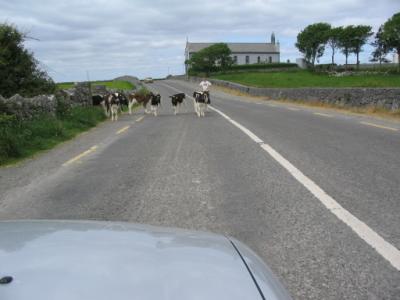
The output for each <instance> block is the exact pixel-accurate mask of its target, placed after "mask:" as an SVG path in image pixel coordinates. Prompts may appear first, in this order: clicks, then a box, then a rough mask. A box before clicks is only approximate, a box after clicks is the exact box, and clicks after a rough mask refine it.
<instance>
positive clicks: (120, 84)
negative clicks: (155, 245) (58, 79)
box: [57, 81, 135, 90]
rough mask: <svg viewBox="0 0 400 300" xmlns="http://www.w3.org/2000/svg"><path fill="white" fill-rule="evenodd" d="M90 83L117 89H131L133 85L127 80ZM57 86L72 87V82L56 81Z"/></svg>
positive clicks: (61, 87)
mask: <svg viewBox="0 0 400 300" xmlns="http://www.w3.org/2000/svg"><path fill="white" fill-rule="evenodd" d="M92 85H105V86H106V87H109V88H111V89H118V90H132V89H134V88H135V86H134V85H133V84H132V83H130V82H128V81H93V82H92ZM57 87H58V88H59V89H69V88H72V87H74V83H73V82H62V83H57Z"/></svg>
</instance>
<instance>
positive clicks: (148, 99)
mask: <svg viewBox="0 0 400 300" xmlns="http://www.w3.org/2000/svg"><path fill="white" fill-rule="evenodd" d="M169 98H171V104H172V108H173V111H174V114H175V115H176V114H178V113H179V110H180V108H181V106H182V105H185V107H186V102H185V99H186V95H185V93H178V94H174V95H172V96H169ZM92 102H93V105H95V106H98V105H101V106H102V107H103V109H104V113H105V115H106V116H107V117H108V118H110V119H111V120H112V121H117V120H118V114H119V113H120V112H122V107H123V106H127V107H128V113H129V114H130V115H131V114H132V108H133V106H134V105H135V104H139V105H142V106H143V108H144V111H145V113H147V114H149V113H151V114H153V115H154V116H157V115H158V110H159V108H160V106H161V95H160V94H159V93H153V92H149V93H147V94H142V93H130V94H127V95H125V94H124V93H121V92H114V93H108V94H106V95H104V96H101V95H95V96H93V97H92ZM148 104H150V110H149V109H148ZM208 104H210V95H209V92H197V91H196V92H194V93H193V105H194V111H195V113H196V114H197V116H198V117H204V115H205V112H206V111H207V106H208Z"/></svg>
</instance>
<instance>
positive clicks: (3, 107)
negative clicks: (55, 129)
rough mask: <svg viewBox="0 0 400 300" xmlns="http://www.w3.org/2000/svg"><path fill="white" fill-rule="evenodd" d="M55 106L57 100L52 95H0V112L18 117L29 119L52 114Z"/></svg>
mask: <svg viewBox="0 0 400 300" xmlns="http://www.w3.org/2000/svg"><path fill="white" fill-rule="evenodd" d="M56 107H57V102H56V97H55V96H54V95H39V96H36V97H32V98H24V97H22V96H20V95H18V94H16V95H14V96H12V97H10V98H8V99H7V98H3V97H1V96H0V113H6V114H10V115H15V116H17V118H18V119H30V118H32V117H33V116H35V115H41V114H51V115H54V114H55V112H56Z"/></svg>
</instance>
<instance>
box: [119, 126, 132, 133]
mask: <svg viewBox="0 0 400 300" xmlns="http://www.w3.org/2000/svg"><path fill="white" fill-rule="evenodd" d="M129 127H130V126H129V125H128V126H125V127H124V128H121V129H120V130H118V131H117V134H121V133H123V132H124V131H126V130H128V129H129Z"/></svg>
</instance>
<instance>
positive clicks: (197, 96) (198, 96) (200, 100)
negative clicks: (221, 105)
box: [193, 91, 208, 117]
mask: <svg viewBox="0 0 400 300" xmlns="http://www.w3.org/2000/svg"><path fill="white" fill-rule="evenodd" d="M193 98H194V102H193V104H194V111H195V112H196V113H197V116H199V117H204V111H205V109H206V105H207V102H208V97H207V93H204V92H197V91H196V92H194V93H193Z"/></svg>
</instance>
